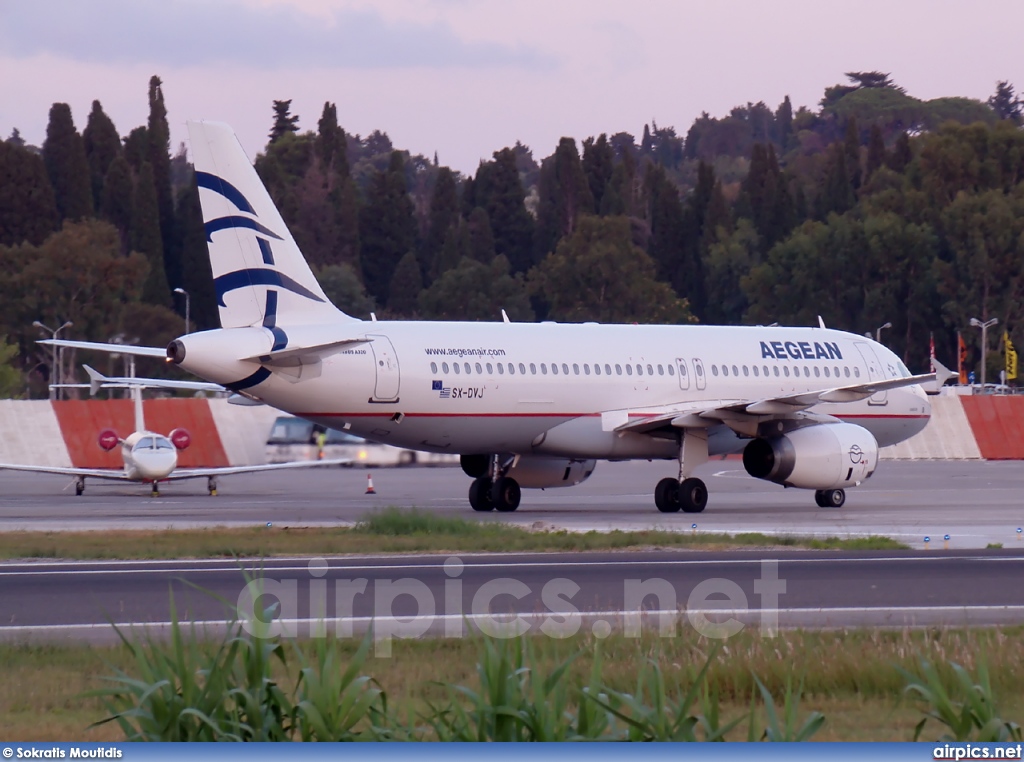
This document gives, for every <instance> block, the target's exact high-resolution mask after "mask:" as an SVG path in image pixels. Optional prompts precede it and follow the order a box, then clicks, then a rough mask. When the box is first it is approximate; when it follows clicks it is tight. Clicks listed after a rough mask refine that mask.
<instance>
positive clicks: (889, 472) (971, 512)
mask: <svg viewBox="0 0 1024 762" xmlns="http://www.w3.org/2000/svg"><path fill="white" fill-rule="evenodd" d="M674 470H675V466H674V463H672V462H655V463H648V462H633V463H599V464H598V466H597V470H596V471H595V472H594V475H593V476H592V477H591V478H590V479H589V480H588V481H586V482H584V483H583V484H581V485H578V486H576V487H570V488H564V489H550V490H544V491H540V490H524V491H523V502H522V505H521V506H520V508H519V510H518V511H516V512H515V513H513V514H497V513H487V514H478V513H474V512H473V511H472V510H471V509H470V508H469V504H468V501H467V497H466V495H467V491H468V488H469V481H470V480H469V478H468V477H466V476H465V475H464V474H463V473H462V471H461V469H459V468H458V467H433V468H426V467H415V468H380V469H374V470H373V471H372V472H370V474H372V477H373V483H374V487H375V489H376V494H375V495H366V494H364V493H365V490H366V484H367V473H368V472H367V471H365V470H362V469H351V468H325V469H313V470H309V471H303V472H301V473H287V472H276V473H266V474H248V475H239V476H228V477H224V478H222V479H220V480H219V487H220V489H219V492H220V494H219V495H218V496H217V497H210V496H208V495H207V494H206V490H205V481H204V480H201V479H200V480H195V481H186V482H176V483H173V484H168V485H164V486H163V487H162V488H161V496H160V497H159V498H155V499H154V498H151V497H150V496H149V490H148V488H147V487H144V486H140V485H125V484H118V483H113V482H101V481H97V480H93V481H90V482H89V483H88V485H87V487H86V492H85V494H84V495H83V496H81V497H76V496H75V494H74V489H73V487H72V482H71V480H69V479H67V478H65V477H60V476H46V475H37V474H24V473H17V472H13V471H4V472H0V531H12V530H18V529H29V530H46V531H64V530H80V529H94V530H103V529H109V528H114V527H117V528H148V529H158V528H165V527H200V526H217V525H224V526H252V525H258V526H265V525H266V524H267V522H270V523H271V524H272V526H273V527H275V528H280V527H284V526H322V525H339V524H346V523H351V522H354V521H358V520H359V519H360V518H362V517H363V516H365V515H367V514H368V513H371V512H373V511H375V510H379V509H381V508H383V507H387V506H400V507H404V508H410V507H415V508H419V509H422V510H429V511H431V512H435V513H438V514H441V515H446V516H461V517H464V518H469V519H474V520H480V521H507V522H512V523H517V524H523V525H526V526H534V525H538V526H551V527H561V528H566V529H569V530H574V531H575V530H579V531H582V530H588V529H598V530H607V529H639V528H652V527H657V528H662V529H672V530H678V531H696V532H732V533H735V532H748V531H756V532H764V533H766V534H774V535H801V536H819V537H820V536H838V537H859V536H864V535H872V534H881V535H888V536H891V537H894V538H896V539H898V540H901V541H903V542H905V543H907V544H908V545H910V546H912V547H915V548H924V547H925V543H924V538H925V537H926V536H927V537H929V538H930V542H929V543H928V546H927V547H928V548H930V549H932V550H943V549H945V548H947V547H948V548H949V549H967V548H984V547H986V546H987V545H989V544H1001V545H1003V546H1004V547H1006V548H1008V549H1010V548H1016V549H1021V550H1024V539H1022V534H1024V533H1022V532H1018V531H1017V530H1018V528H1022V527H1024V463H1022V462H1018V461H1007V462H971V461H919V462H907V461H883V462H882V463H881V464H880V466H879V468H878V471H877V473H876V474H875V475H874V476H873V477H872V478H871V479H869V480H868V481H867V482H865V483H864V484H863V485H861V486H860V487H858V488H855V489H850V490H848V491H847V501H846V505H845V506H843V507H842V508H840V509H823V508H818V507H817V506H816V505H815V504H814V499H813V493H811V492H809V491H805V490H787V489H783V488H782V487H779V486H777V485H773V484H769V483H767V482H763V481H760V480H757V479H753V478H751V477H749V476H747V475H746V474H745V473H744V472H743V470H742V465H741V464H740V463H739V462H738V461H736V460H722V461H713V462H711V463H708V464H706V465H705V466H703V467H702V468H701V469H699V470H698V475H699V476H701V477H702V478H703V479H705V480H706V482H707V484H708V488H709V490H710V493H711V497H710V500H709V503H708V508H707V509H706V510H705V511H704V513H701V514H684V513H677V514H661V513H658V512H657V510H656V509H655V508H654V505H653V498H652V496H651V495H652V492H653V489H654V485H655V483H656V482H657V480H658V479H660V478H662V477H664V476H668V475H673V473H674ZM538 522H539V524H538ZM694 523H696V524H697V528H696V529H693V528H692V524H694ZM945 535H949V537H950V539H949V540H948V541H946V540H944V537H945Z"/></svg>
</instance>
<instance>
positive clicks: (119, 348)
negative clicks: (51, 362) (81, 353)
mask: <svg viewBox="0 0 1024 762" xmlns="http://www.w3.org/2000/svg"><path fill="white" fill-rule="evenodd" d="M37 343H39V344H46V345H47V346H51V347H67V348H68V349H92V350H95V351H97V352H109V353H110V354H116V355H135V356H136V357H161V358H166V357H167V350H166V349H164V348H163V347H137V346H135V345H134V344H102V343H100V342H98V341H72V340H70V339H42V340H40V341H39V342H37Z"/></svg>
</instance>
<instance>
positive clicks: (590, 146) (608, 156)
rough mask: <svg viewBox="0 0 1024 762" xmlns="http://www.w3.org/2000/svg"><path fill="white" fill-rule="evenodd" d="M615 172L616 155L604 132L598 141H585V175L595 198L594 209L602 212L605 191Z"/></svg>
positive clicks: (590, 139) (591, 139)
mask: <svg viewBox="0 0 1024 762" xmlns="http://www.w3.org/2000/svg"><path fill="white" fill-rule="evenodd" d="M614 170H615V153H614V151H613V150H612V147H611V145H610V144H609V143H608V137H607V136H606V135H605V134H604V133H603V132H602V133H601V134H600V136H598V138H597V140H594V138H587V139H586V140H584V141H583V173H584V174H585V175H586V176H587V184H588V185H589V186H590V195H591V196H593V197H594V208H595V209H596V210H597V211H598V212H600V210H601V202H602V200H603V199H604V193H605V189H606V188H607V187H608V183H609V181H611V179H612V172H613V171H614Z"/></svg>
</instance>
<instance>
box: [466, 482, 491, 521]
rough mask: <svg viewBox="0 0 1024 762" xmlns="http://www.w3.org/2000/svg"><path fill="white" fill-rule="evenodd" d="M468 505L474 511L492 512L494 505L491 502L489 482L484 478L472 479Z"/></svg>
mask: <svg viewBox="0 0 1024 762" xmlns="http://www.w3.org/2000/svg"><path fill="white" fill-rule="evenodd" d="M469 504H470V505H471V506H472V507H473V510H474V511H481V512H487V511H492V510H494V503H492V502H491V480H490V479H488V478H487V477H486V476H481V477H480V478H479V479H474V480H473V482H472V484H470V485H469Z"/></svg>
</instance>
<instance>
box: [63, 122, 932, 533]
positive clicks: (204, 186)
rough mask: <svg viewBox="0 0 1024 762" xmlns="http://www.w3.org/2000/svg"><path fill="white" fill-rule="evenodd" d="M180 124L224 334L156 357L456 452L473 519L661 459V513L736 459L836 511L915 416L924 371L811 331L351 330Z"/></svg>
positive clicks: (260, 200) (245, 166)
mask: <svg viewBox="0 0 1024 762" xmlns="http://www.w3.org/2000/svg"><path fill="white" fill-rule="evenodd" d="M188 128H189V135H190V139H191V145H192V155H193V159H194V162H195V171H196V181H197V183H198V186H199V190H200V200H201V205H202V209H203V221H204V223H205V226H206V236H207V243H208V246H209V252H210V262H211V265H212V269H213V276H214V284H215V286H216V292H217V299H218V303H219V308H220V322H221V326H222V327H221V328H219V329H216V330H211V331H202V332H199V333H192V334H188V335H186V336H182V337H180V338H178V339H175V340H174V341H173V342H171V344H170V345H169V346H168V347H167V349H166V356H167V359H168V361H170V362H173V363H176V364H178V365H180V366H181V367H182V368H184V369H186V370H188V371H190V372H192V373H194V374H195V375H197V376H200V377H201V378H205V379H208V380H210V381H214V382H216V383H219V384H222V385H224V386H225V387H227V388H229V389H231V390H233V391H235V392H237V393H239V394H241V395H244V396H246V397H249V398H251V399H253V400H256V401H260V402H265V403H267V404H269V405H271V406H273V407H276V408H279V409H281V410H284V411H287V412H289V413H292V414H294V415H297V416H300V417H303V418H307V419H309V420H311V421H314V422H316V423H319V424H321V425H323V426H327V427H331V428H338V429H343V430H346V431H351V432H353V433H355V434H358V435H360V436H362V437H365V438H367V439H371V440H376V441H379V442H384V443H386V444H392V445H399V446H401V447H406V448H410V449H418V450H425V451H428V452H451V453H459V454H460V455H461V462H462V468H463V470H464V471H465V472H466V474H467V475H469V476H470V477H472V478H473V482H472V485H471V487H470V490H469V502H470V504H471V506H472V507H473V509H474V510H477V511H490V510H494V509H497V510H499V511H514V510H515V509H516V508H517V507H518V506H519V502H520V495H521V493H520V488H522V487H536V488H541V489H543V488H547V487H561V486H569V485H573V484H578V483H579V482H582V481H583V480H584V479H586V478H587V477H589V476H590V474H591V473H592V472H593V470H594V466H595V462H596V461H597V460H628V459H665V460H676V461H678V474H677V476H673V477H666V478H664V479H662V480H661V481H660V482H658V484H657V486H656V487H655V489H654V502H655V505H656V506H657V507H658V509H659V510H660V511H663V512H675V511H679V510H683V511H685V512H688V513H696V512H700V511H703V510H704V508H705V506H706V504H707V499H708V491H707V487H706V486H705V484H704V482H703V481H701V480H700V479H699V478H697V477H695V476H694V470H695V469H696V468H698V467H699V466H701V465H702V464H704V463H705V462H706V461H707V460H708V458H709V456H711V455H722V454H727V453H736V452H740V451H742V452H743V465H744V468H745V469H746V471H747V472H748V473H749V474H750V475H751V476H754V477H757V478H760V479H766V480H768V481H771V482H774V483H776V484H781V485H783V486H786V487H799V488H804V489H811V490H815V499H816V501H817V503H818V505H819V506H821V507H839V506H841V505H842V504H843V503H844V501H845V499H846V493H845V488H847V487H850V486H854V485H858V484H860V483H861V482H862V481H863V480H865V479H867V478H868V477H870V476H871V475H872V473H874V471H875V467H876V466H877V464H878V450H879V447H880V446H884V445H890V444H895V443H896V442H900V441H902V440H904V439H907V438H908V437H911V436H913V435H914V434H916V433H918V432H919V431H921V430H922V429H923V428H924V427H925V425H926V424H927V423H928V420H929V416H930V414H931V407H930V404H929V402H928V400H927V398H926V396H925V393H924V392H923V391H922V389H921V386H920V384H922V383H925V382H929V381H932V380H933V379H934V378H935V377H934V375H921V376H913V375H911V373H910V372H909V371H908V370H907V368H906V367H905V366H904V365H903V363H902V362H900V360H899V359H898V358H897V357H896V355H894V354H893V353H892V352H890V351H889V350H888V349H886V348H885V347H884V346H882V345H881V344H878V343H876V342H874V341H871V340H870V339H868V338H865V337H863V336H858V335H855V334H851V333H846V332H843V331H835V330H828V329H826V328H825V327H824V325H823V324H822V325H820V326H819V327H817V328H782V327H761V326H758V327H720V326H696V325H685V326H653V325H598V324H592V323H587V324H557V323H547V322H546V323H539V324H523V323H510V322H508V321H507V320H506V321H505V322H500V323H464V322H450V323H445V322H419V321H408V322H403V321H379V322H378V321H376V320H372V321H363V320H357V319H355V318H352V317H350V316H348V315H346V314H344V313H343V312H341V311H339V310H338V309H337V308H336V307H335V306H334V305H333V304H331V302H330V301H329V300H328V299H327V297H326V296H325V295H324V292H323V290H322V289H321V288H320V285H319V284H318V283H317V281H316V279H315V278H314V276H313V273H312V272H311V271H310V268H309V266H308V265H307V263H306V261H305V259H304V258H303V256H302V253H301V252H300V251H299V249H298V247H297V246H296V244H295V241H294V240H293V238H292V236H291V235H290V233H289V232H288V229H287V228H286V226H285V224H284V221H283V220H282V219H281V215H280V214H279V213H278V210H277V209H276V207H275V206H274V203H273V202H272V201H271V198H270V196H269V194H268V193H267V191H266V188H265V187H264V186H263V184H262V182H261V181H260V179H259V177H258V175H257V174H256V171H255V170H254V169H253V166H252V164H251V163H250V162H249V160H248V158H247V157H246V155H245V153H244V152H243V150H242V148H241V146H240V145H239V143H238V140H237V139H236V138H235V136H234V134H233V132H232V130H231V128H230V127H228V126H227V125H224V124H218V123H212V122H191V123H189V125H188ZM819 322H820V321H819ZM43 343H50V342H43ZM57 343H65V342H57ZM140 350H141V348H132V347H125V346H122V345H118V346H116V347H115V346H111V347H109V351H114V352H122V353H125V352H128V353H132V352H135V353H139V352H140ZM147 351H148V352H150V353H153V354H156V353H160V352H162V350H156V349H149V350H147Z"/></svg>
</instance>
